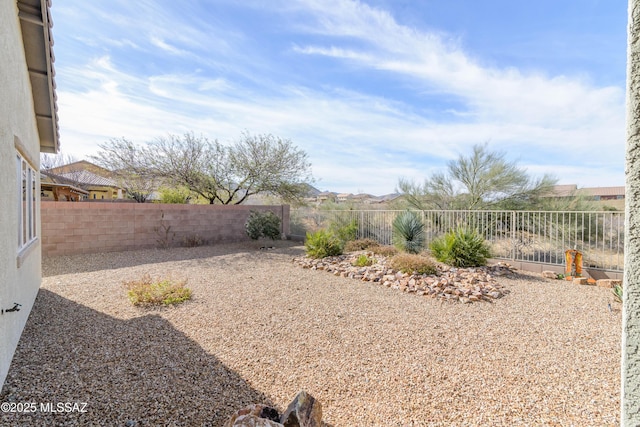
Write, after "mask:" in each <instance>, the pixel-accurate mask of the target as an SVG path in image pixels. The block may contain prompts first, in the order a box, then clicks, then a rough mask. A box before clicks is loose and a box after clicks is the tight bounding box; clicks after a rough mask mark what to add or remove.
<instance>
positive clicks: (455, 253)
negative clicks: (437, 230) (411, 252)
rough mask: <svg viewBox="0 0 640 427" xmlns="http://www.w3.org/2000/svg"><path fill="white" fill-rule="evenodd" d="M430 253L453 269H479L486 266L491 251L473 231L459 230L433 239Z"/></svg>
mask: <svg viewBox="0 0 640 427" xmlns="http://www.w3.org/2000/svg"><path fill="white" fill-rule="evenodd" d="M430 249H431V253H432V254H433V256H434V257H435V258H436V259H437V260H438V261H440V262H444V263H445V264H449V265H452V266H454V267H460V268H466V267H479V266H482V265H486V264H487V258H489V257H491V249H490V248H489V245H487V243H486V242H485V240H484V238H483V237H482V236H480V235H479V234H478V232H477V231H475V230H470V229H465V228H459V229H457V230H456V231H451V232H449V233H447V234H445V235H444V236H442V237H440V238H438V239H435V240H433V241H432V242H431V245H430Z"/></svg>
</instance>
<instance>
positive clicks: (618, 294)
mask: <svg viewBox="0 0 640 427" xmlns="http://www.w3.org/2000/svg"><path fill="white" fill-rule="evenodd" d="M611 293H613V297H614V298H615V299H616V301H618V302H622V285H615V286H614V287H613V289H611Z"/></svg>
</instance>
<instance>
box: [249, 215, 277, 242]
mask: <svg viewBox="0 0 640 427" xmlns="http://www.w3.org/2000/svg"><path fill="white" fill-rule="evenodd" d="M244 226H245V230H246V231H247V235H248V236H249V237H250V238H251V239H252V240H258V239H259V238H260V237H268V238H270V239H271V240H276V239H279V238H280V236H281V232H280V218H278V216H277V215H276V214H274V213H273V212H271V211H266V212H259V211H251V212H249V217H248V218H247V222H246V223H245V225H244Z"/></svg>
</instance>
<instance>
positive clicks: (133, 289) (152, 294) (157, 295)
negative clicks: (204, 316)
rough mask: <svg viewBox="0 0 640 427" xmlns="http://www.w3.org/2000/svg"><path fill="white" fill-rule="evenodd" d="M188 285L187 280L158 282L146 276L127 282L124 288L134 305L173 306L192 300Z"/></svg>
mask: <svg viewBox="0 0 640 427" xmlns="http://www.w3.org/2000/svg"><path fill="white" fill-rule="evenodd" d="M186 283H187V281H186V280H182V281H178V282H174V281H173V280H171V279H162V280H159V281H156V280H153V279H152V278H151V276H150V275H148V274H145V275H144V276H142V278H141V279H140V280H133V281H130V282H125V283H124V286H125V287H126V289H127V295H128V297H129V300H130V301H131V302H132V303H133V305H143V306H145V305H173V304H179V303H181V302H184V301H187V300H189V299H191V289H189V288H186V287H185V284H186Z"/></svg>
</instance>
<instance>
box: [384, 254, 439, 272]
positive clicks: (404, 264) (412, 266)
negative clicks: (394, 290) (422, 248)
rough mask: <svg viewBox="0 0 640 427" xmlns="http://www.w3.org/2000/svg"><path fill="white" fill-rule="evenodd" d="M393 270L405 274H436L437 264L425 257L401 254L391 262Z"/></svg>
mask: <svg viewBox="0 0 640 427" xmlns="http://www.w3.org/2000/svg"><path fill="white" fill-rule="evenodd" d="M390 265H391V268H393V269H394V270H398V271H401V272H403V273H409V274H412V273H417V274H436V273H437V271H438V269H437V268H436V264H435V263H434V262H433V261H432V260H431V259H430V258H428V257H426V256H424V255H417V254H409V253H400V254H398V255H396V256H394V257H393V258H391V261H390Z"/></svg>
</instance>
